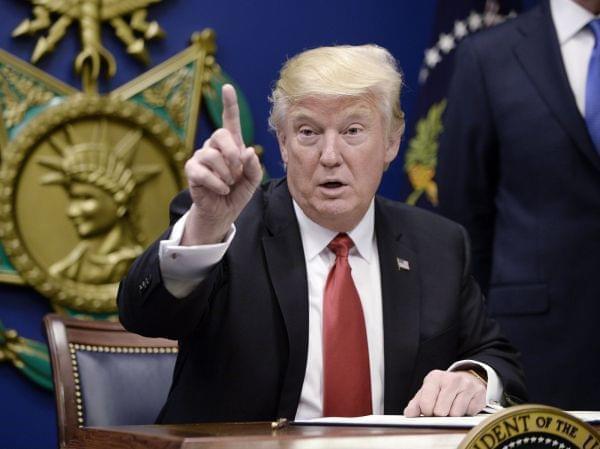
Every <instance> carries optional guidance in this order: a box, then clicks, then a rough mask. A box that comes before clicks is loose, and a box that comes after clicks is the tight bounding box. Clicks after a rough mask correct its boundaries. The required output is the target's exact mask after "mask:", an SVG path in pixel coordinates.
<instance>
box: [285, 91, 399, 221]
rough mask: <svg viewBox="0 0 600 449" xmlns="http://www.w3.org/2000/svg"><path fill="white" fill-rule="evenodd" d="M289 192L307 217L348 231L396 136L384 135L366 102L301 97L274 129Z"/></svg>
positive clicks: (378, 177) (369, 194) (395, 149)
mask: <svg viewBox="0 0 600 449" xmlns="http://www.w3.org/2000/svg"><path fill="white" fill-rule="evenodd" d="M277 137H278V140H279V146H280V149H281V157H282V159H283V161H284V162H285V163H286V164H287V177H288V185H289V188H290V193H291V194H292V197H293V198H294V200H295V201H296V202H297V203H298V205H299V206H300V207H301V208H302V210H303V211H304V213H305V214H306V215H307V216H308V217H309V218H310V219H311V220H313V221H315V222H316V223H318V224H320V225H321V226H324V227H326V228H329V229H331V230H334V231H338V232H348V231H350V230H352V229H353V228H354V227H355V226H356V225H357V224H358V222H359V221H360V220H361V218H362V217H363V216H364V214H365V213H366V211H367V209H368V207H369V204H370V202H371V199H372V198H373V196H374V195H375V192H376V191H377V188H378V186H379V183H380V181H381V176H382V174H383V171H384V169H385V167H386V166H387V164H388V163H389V162H391V161H392V160H393V159H394V158H395V157H396V154H397V153H398V145H399V143H400V136H399V135H397V136H389V137H388V136H387V133H386V130H385V127H384V121H383V118H382V116H381V114H380V112H379V111H378V110H377V108H376V107H375V105H374V104H373V103H372V102H368V101H367V100H366V99H361V98H343V97H342V98H336V97H329V98H328V97H323V98H314V97H311V98H307V99H304V100H301V101H299V102H297V103H295V104H294V105H293V106H292V107H290V109H289V111H288V114H287V116H286V119H285V123H284V124H283V129H281V130H279V132H278V133H277Z"/></svg>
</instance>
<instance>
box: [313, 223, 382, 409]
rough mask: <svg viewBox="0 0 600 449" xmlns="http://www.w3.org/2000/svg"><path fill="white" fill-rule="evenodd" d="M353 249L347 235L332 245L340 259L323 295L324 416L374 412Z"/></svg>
mask: <svg viewBox="0 0 600 449" xmlns="http://www.w3.org/2000/svg"><path fill="white" fill-rule="evenodd" d="M353 246H354V243H353V242H352V239H351V238H350V237H348V235H346V234H338V235H337V236H336V237H335V238H334V239H333V240H332V241H331V243H329V245H328V248H329V249H330V250H331V251H333V252H334V253H335V256H336V258H335V265H334V266H333V267H332V268H331V271H330V272H329V276H328V277H327V283H326V284H325V293H324V295H323V416H363V415H370V414H371V410H372V409H371V375H370V371H369V348H368V345H367V332H366V329H365V319H364V316H363V311H362V305H361V303H360V297H359V296H358V292H357V291H356V286H355V285H354V281H353V280H352V275H351V274H350V270H351V269H350V265H349V264H348V251H350V248H352V247H353Z"/></svg>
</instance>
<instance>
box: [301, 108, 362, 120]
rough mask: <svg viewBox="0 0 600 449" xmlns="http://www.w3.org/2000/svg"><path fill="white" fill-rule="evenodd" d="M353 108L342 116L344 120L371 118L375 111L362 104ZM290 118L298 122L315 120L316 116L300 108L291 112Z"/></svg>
mask: <svg viewBox="0 0 600 449" xmlns="http://www.w3.org/2000/svg"><path fill="white" fill-rule="evenodd" d="M352 109H353V110H352V111H350V112H349V113H348V115H346V116H344V117H343V118H342V120H344V121H350V120H356V119H365V118H368V119H370V118H371V117H372V115H373V111H372V110H371V109H370V108H368V107H366V106H360V107H357V108H352ZM290 120H292V121H295V122H298V121H308V122H315V119H314V116H313V115H312V114H311V113H309V112H304V111H302V110H299V111H296V112H291V113H290Z"/></svg>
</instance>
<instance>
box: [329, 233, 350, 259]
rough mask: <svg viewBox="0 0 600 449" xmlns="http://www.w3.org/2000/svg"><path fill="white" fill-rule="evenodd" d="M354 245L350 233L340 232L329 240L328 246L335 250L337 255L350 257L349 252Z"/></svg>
mask: <svg viewBox="0 0 600 449" xmlns="http://www.w3.org/2000/svg"><path fill="white" fill-rule="evenodd" d="M353 246H354V242H353V241H352V239H351V238H350V237H349V236H348V234H345V233H340V234H338V235H336V236H335V238H334V239H333V240H332V241H331V242H329V245H327V248H329V249H330V250H331V251H333V253H335V255H336V256H337V257H348V252H349V251H350V248H352V247H353Z"/></svg>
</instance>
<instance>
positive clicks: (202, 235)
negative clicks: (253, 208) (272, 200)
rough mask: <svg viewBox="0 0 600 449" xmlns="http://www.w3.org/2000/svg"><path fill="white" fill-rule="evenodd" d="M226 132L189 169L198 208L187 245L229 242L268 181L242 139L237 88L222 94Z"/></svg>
mask: <svg viewBox="0 0 600 449" xmlns="http://www.w3.org/2000/svg"><path fill="white" fill-rule="evenodd" d="M222 98H223V127H222V128H219V129H217V130H216V131H215V132H214V133H213V134H212V135H211V136H210V138H209V139H207V140H206V141H205V142H204V145H202V148H200V149H199V150H196V152H195V153H194V155H193V156H192V157H191V158H190V159H189V160H188V161H187V162H186V164H185V174H186V176H187V179H188V185H189V189H190V195H191V197H192V201H193V204H192V207H191V209H190V214H189V215H188V218H187V221H186V224H185V230H184V233H183V238H182V240H181V244H182V245H202V244H211V243H218V242H221V241H223V238H224V237H225V235H226V234H227V232H228V230H229V228H230V226H231V224H232V223H233V222H234V221H235V219H236V218H237V217H238V215H239V214H240V212H241V211H242V209H243V208H244V207H245V206H246V204H248V201H250V198H251V197H252V194H253V193H254V191H255V190H256V187H257V186H258V184H259V183H260V180H261V178H262V170H261V167H260V162H259V161H258V157H257V156H256V153H255V151H254V149H253V148H252V147H246V146H245V145H244V141H243V139H242V127H241V124H240V110H239V106H238V102H237V96H236V93H235V89H234V88H233V86H232V85H230V84H225V85H224V86H223V90H222Z"/></svg>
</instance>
